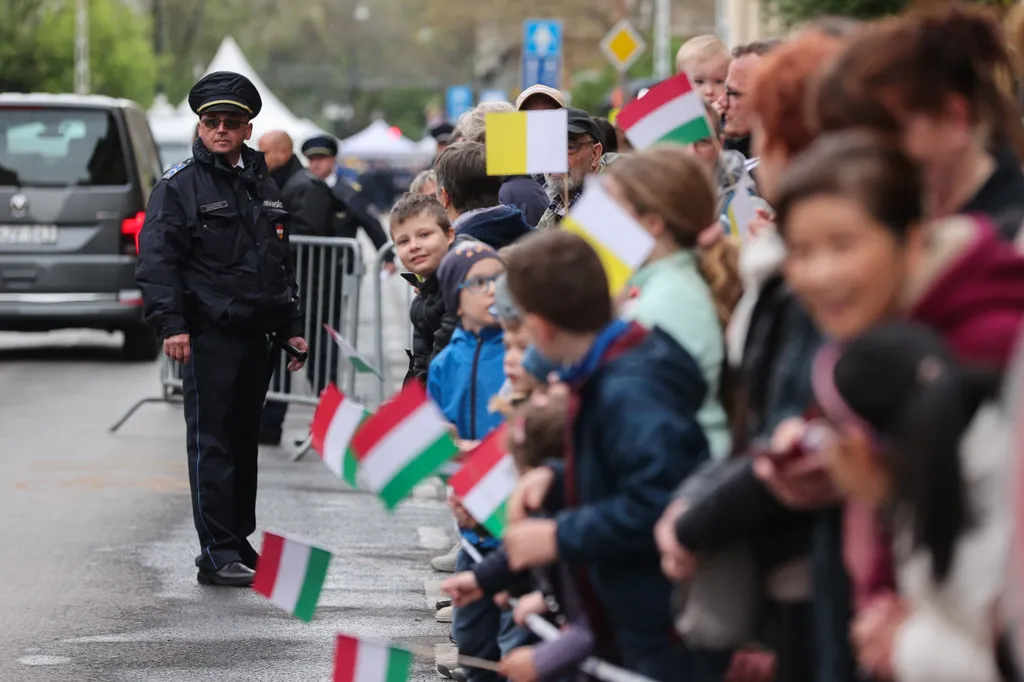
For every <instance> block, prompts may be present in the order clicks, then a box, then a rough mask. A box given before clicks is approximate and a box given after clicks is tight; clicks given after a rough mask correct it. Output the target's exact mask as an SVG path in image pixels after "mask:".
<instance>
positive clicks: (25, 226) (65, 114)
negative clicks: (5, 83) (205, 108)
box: [0, 93, 162, 360]
mask: <svg viewBox="0 0 1024 682" xmlns="http://www.w3.org/2000/svg"><path fill="white" fill-rule="evenodd" d="M161 174H162V169H161V164H160V157H159V155H158V153H157V147H156V144H155V143H154V142H153V136H152V134H151V133H150V130H149V124H148V123H147V121H146V115H145V113H144V112H143V111H142V110H141V109H140V108H139V107H138V105H136V104H135V103H133V102H130V101H127V100H121V99H112V98H109V97H100V96H92V95H90V96H80V95H49V94H19V93H8V94H0V330H5V331H49V330H53V329H65V328H90V329H105V330H108V331H120V332H122V333H123V334H124V356H125V358H127V359H131V360H152V359H154V358H156V357H157V355H158V354H159V351H160V349H159V346H158V343H157V340H156V338H155V336H154V334H153V332H152V331H151V330H150V329H149V328H148V327H146V326H145V324H144V323H143V320H142V297H141V294H140V293H139V290H138V289H137V288H136V286H135V258H136V255H137V253H138V235H139V230H140V229H141V228H142V223H143V220H144V218H145V210H146V202H147V201H148V200H149V193H150V190H151V189H152V188H153V185H154V184H155V183H156V182H157V180H159V179H160V176H161Z"/></svg>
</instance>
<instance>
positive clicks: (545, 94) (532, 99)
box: [516, 83, 565, 111]
mask: <svg viewBox="0 0 1024 682" xmlns="http://www.w3.org/2000/svg"><path fill="white" fill-rule="evenodd" d="M564 108H565V95H563V94H562V91H561V90H556V89H555V88H552V87H548V86H547V85H540V84H539V83H538V84H537V85H531V86H530V87H528V88H526V89H525V90H523V91H522V92H521V93H519V97H517V98H516V111H543V110H545V109H564Z"/></svg>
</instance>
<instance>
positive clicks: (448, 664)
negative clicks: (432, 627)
mask: <svg viewBox="0 0 1024 682" xmlns="http://www.w3.org/2000/svg"><path fill="white" fill-rule="evenodd" d="M441 648H442V647H438V649H441ZM443 648H444V651H443V652H441V651H438V652H437V654H436V655H435V657H434V661H435V663H436V665H437V672H439V673H441V676H442V677H447V678H448V679H449V680H450V679H451V678H452V671H453V670H455V669H456V668H458V667H459V650H458V649H456V648H455V647H443Z"/></svg>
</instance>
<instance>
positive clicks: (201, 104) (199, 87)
mask: <svg viewBox="0 0 1024 682" xmlns="http://www.w3.org/2000/svg"><path fill="white" fill-rule="evenodd" d="M188 105H189V106H190V107H191V108H192V111H194V112H195V113H196V114H198V115H202V114H206V113H210V112H214V111H225V112H231V113H234V114H246V115H247V116H248V117H249V118H251V119H252V118H256V116H257V114H259V113H260V109H261V108H262V107H263V100H262V99H260V93H259V90H257V89H256V86H255V85H253V84H252V81H251V80H249V79H248V78H246V77H245V76H243V75H242V74H240V73H235V72H233V71H214V72H213V73H211V74H208V75H206V76H203V77H202V78H200V79H199V82H198V83H196V84H195V85H193V86H192V90H190V91H189V93H188Z"/></svg>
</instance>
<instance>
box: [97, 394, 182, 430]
mask: <svg viewBox="0 0 1024 682" xmlns="http://www.w3.org/2000/svg"><path fill="white" fill-rule="evenodd" d="M166 402H170V401H169V400H167V399H166V398H143V399H142V400H140V401H138V402H137V403H135V404H134V405H132V406H131V408H130V409H129V410H128V411H127V412H126V413H125V415H124V416H123V417H121V418H120V419H118V420H117V423H115V424H114V425H113V426H111V427H110V429H109V430H108V431H109V433H117V430H118V429H120V428H121V427H122V426H124V423H125V422H126V421H128V420H129V419H131V417H132V415H133V414H135V412H136V411H137V410H138V409H139V408H140V407H142V406H143V405H146V404H148V403H166Z"/></svg>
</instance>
